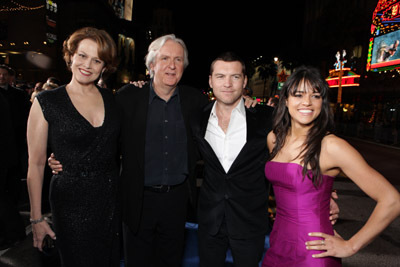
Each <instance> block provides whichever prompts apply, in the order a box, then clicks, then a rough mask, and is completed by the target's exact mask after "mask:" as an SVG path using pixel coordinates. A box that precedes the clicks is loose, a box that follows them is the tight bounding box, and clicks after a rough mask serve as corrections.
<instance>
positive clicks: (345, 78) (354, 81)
mask: <svg viewBox="0 0 400 267" xmlns="http://www.w3.org/2000/svg"><path fill="white" fill-rule="evenodd" d="M359 81H360V75H358V74H356V73H354V72H353V71H351V70H350V68H343V69H342V75H340V71H338V70H331V71H329V77H328V78H326V82H327V83H328V85H329V87H331V88H333V87H339V83H341V86H342V87H349V86H359V85H360V83H359Z"/></svg>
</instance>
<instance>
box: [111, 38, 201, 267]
mask: <svg viewBox="0 0 400 267" xmlns="http://www.w3.org/2000/svg"><path fill="white" fill-rule="evenodd" d="M148 50H149V51H148V54H147V56H146V66H147V68H148V70H149V71H150V77H151V81H150V83H149V84H146V85H145V86H143V88H139V87H135V86H134V85H131V84H129V85H126V86H124V87H123V88H121V89H120V90H119V91H118V95H117V102H118V103H119V106H120V107H121V109H122V131H121V138H122V139H121V140H122V141H121V152H122V173H121V183H122V185H121V190H122V214H123V216H122V220H123V239H124V254H125V266H128V267H129V266H146V267H147V266H157V267H159V266H180V265H181V261H182V255H183V248H184V231H185V222H186V211H187V204H188V200H189V197H191V198H193V199H195V192H196V183H195V177H194V169H195V165H196V161H197V158H198V156H197V153H196V148H195V144H194V142H193V137H192V132H191V128H190V127H189V123H190V121H191V120H192V118H193V117H194V116H195V115H196V114H199V113H201V110H202V108H203V107H204V106H205V105H207V103H208V101H207V98H206V97H205V96H204V95H203V94H201V93H200V91H198V90H197V89H194V88H191V87H188V86H184V85H178V83H179V81H180V79H181V77H182V75H183V71H184V68H185V67H186V66H187V65H188V57H187V50H186V46H185V44H184V42H183V41H182V40H181V39H178V38H176V37H175V36H174V35H166V36H162V37H160V38H158V39H156V40H154V41H153V42H152V43H151V44H150V46H149V49H148Z"/></svg>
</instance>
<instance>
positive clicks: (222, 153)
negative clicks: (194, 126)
mask: <svg viewBox="0 0 400 267" xmlns="http://www.w3.org/2000/svg"><path fill="white" fill-rule="evenodd" d="M216 103H217V102H215V103H214V106H213V108H212V110H211V114H210V118H209V119H208V125H207V131H206V134H205V137H204V138H205V139H206V140H207V142H208V143H209V144H210V146H211V147H212V149H213V150H214V152H215V154H216V155H217V157H218V159H219V162H220V163H221V165H222V167H224V170H225V172H226V173H228V171H229V169H230V167H231V165H232V163H233V162H234V161H235V159H236V157H237V156H238V155H239V153H240V151H241V150H242V148H243V146H244V145H245V144H246V141H247V128H246V110H245V107H244V100H243V99H241V100H240V102H239V103H238V104H237V105H236V107H235V108H234V109H233V110H232V113H231V118H230V121H229V126H228V129H227V131H226V133H224V131H223V130H222V129H221V127H220V126H219V125H218V117H217V113H216V110H215V107H216Z"/></svg>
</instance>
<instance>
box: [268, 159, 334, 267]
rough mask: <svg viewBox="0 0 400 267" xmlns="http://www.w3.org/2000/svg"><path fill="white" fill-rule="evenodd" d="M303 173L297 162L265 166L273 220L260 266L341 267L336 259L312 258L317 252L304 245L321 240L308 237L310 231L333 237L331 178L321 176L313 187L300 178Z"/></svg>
mask: <svg viewBox="0 0 400 267" xmlns="http://www.w3.org/2000/svg"><path fill="white" fill-rule="evenodd" d="M302 170H303V166H301V165H299V164H296V163H286V162H275V161H269V162H267V164H266V165H265V176H266V177H267V179H268V180H269V181H270V182H271V184H272V186H273V189H274V193H275V200H276V219H275V222H274V226H273V229H272V232H271V235H270V248H269V249H268V250H267V252H266V254H265V257H264V260H263V263H262V266H263V267H272V266H280V267H282V266H289V267H292V266H295V267H306V266H307V267H310V266H312V267H317V266H321V267H322V266H324V267H336V266H342V264H341V260H340V259H339V258H334V257H326V258H318V259H315V258H313V257H312V255H313V254H318V253H319V251H316V250H307V249H306V246H305V242H306V241H308V240H315V239H320V238H318V237H310V236H308V233H309V232H324V233H327V234H330V235H333V228H332V225H331V222H330V221H329V204H330V197H331V191H332V185H333V180H334V177H331V176H327V175H324V176H323V182H322V184H321V185H320V186H319V187H318V188H316V187H315V186H314V185H313V183H312V181H311V180H310V179H309V178H307V177H306V178H304V179H303V176H302Z"/></svg>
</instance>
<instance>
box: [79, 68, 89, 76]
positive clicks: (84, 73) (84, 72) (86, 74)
mask: <svg viewBox="0 0 400 267" xmlns="http://www.w3.org/2000/svg"><path fill="white" fill-rule="evenodd" d="M79 71H80V72H81V73H82V74H83V75H85V76H89V75H91V74H92V73H91V72H89V71H86V70H84V69H79Z"/></svg>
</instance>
